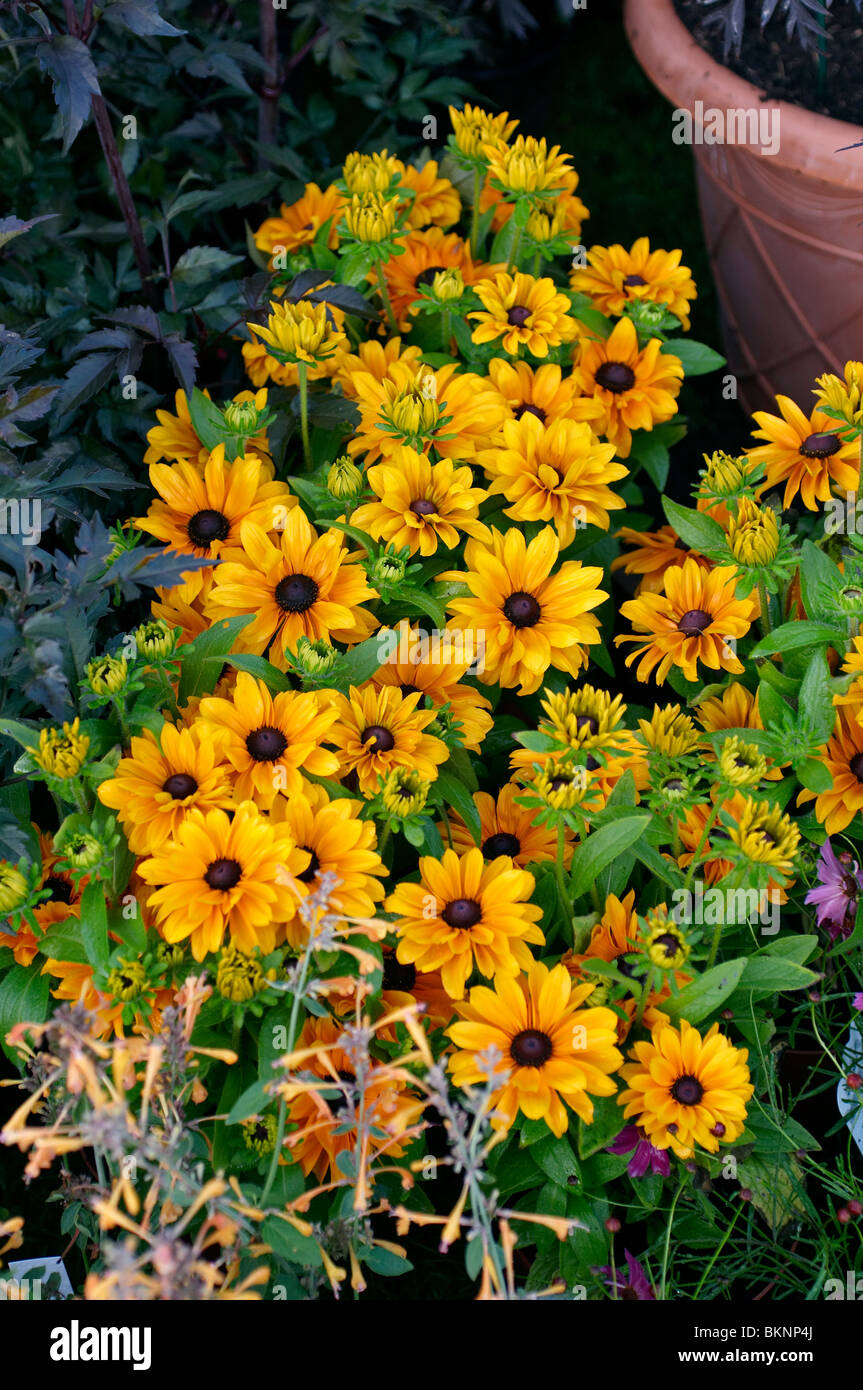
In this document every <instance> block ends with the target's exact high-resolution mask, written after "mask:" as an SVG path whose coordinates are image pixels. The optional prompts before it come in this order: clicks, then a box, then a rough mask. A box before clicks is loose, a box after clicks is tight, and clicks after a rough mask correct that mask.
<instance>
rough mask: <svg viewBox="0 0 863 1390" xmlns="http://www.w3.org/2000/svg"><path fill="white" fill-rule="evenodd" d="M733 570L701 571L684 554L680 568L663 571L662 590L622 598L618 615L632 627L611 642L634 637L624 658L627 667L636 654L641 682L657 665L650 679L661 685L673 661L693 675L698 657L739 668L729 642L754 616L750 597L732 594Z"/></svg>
mask: <svg viewBox="0 0 863 1390" xmlns="http://www.w3.org/2000/svg"><path fill="white" fill-rule="evenodd" d="M737 578H738V572H737V570H736V569H735V567H734V566H733V565H720V566H718V567H717V568H716V569H713V570H703V569H701V567H700V566H699V565H698V564H696V562H695V560H692V559H688V560H687V561H686V563H685V564H684V565H683V566H682V567H681V568H675V569H670V570H668V571H667V572H666V575H665V592H664V593H662V594H641V595H640V597H639V598H637V599H632V600H631V601H630V602H629V603H624V604H623V605H622V607H621V610H620V611H621V614H622V615H623V617H624V618H629V619H630V620H631V622H632V624H633V626H634V627H636V628H637V629H638V632H637V634H636V635H634V636H621V637H615V639H614V640H615V644H616V645H618V646H619V645H620V644H621V643H622V642H640V643H642V645H641V646H640V647H639V648H638V650H637V651H634V652H631V653H630V655H629V656H628V657H627V658H626V664H627V666H631V665H632V663H633V661H635V660H636V659H637V658H638V657H641V660H640V662H639V665H638V673H637V674H638V679H639V680H640V681H646V680H647V679H648V677H649V676H650V675H651V673H652V672H653V670H654V669H655V668H656V667H657V666H658V668H659V669H658V670H657V672H656V676H655V679H656V681H657V684H659V685H662V684H663V683H664V681H665V678H666V676H667V675H668V672H669V671H670V670H671V667H672V666H679V667H680V669H681V670H682V672H683V674H684V676H685V677H686V679H687V680H690V681H695V680H697V679H698V669H697V667H698V662H699V661H700V662H702V663H703V664H704V665H705V666H707V667H708V668H709V669H710V670H711V671H719V670H722V671H733V672H734V674H735V675H740V674H742V672H743V667H742V665H741V664H740V662H739V661H738V659H737V657H736V656H735V655H734V651H733V642H731V641H729V639H733V640H734V641H736V640H737V639H738V638H740V637H744V636H745V635H746V633H747V632H748V631H749V627H750V624H751V622H752V619H753V617H754V612H755V604H754V602H753V600H752V599H749V598H743V599H738V598H736V597H735V587H734V586H735V581H736V580H737Z"/></svg>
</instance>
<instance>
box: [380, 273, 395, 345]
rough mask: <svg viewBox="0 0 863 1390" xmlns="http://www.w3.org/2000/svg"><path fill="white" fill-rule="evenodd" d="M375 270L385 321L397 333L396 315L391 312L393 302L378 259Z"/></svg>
mask: <svg viewBox="0 0 863 1390" xmlns="http://www.w3.org/2000/svg"><path fill="white" fill-rule="evenodd" d="M377 271H378V293H379V294H380V297H381V300H382V301H383V306H384V309H385V311H386V316H387V323H388V324H389V326H390V331H391V332H392V333H393V334H396V335H397V334H398V331H399V326H398V324H397V323H396V316H395V314H394V313H393V302H392V300H391V299H390V292H389V290H388V289H387V281H386V276H385V275H384V272H383V267H382V266H381V263H380V261H378V263H377Z"/></svg>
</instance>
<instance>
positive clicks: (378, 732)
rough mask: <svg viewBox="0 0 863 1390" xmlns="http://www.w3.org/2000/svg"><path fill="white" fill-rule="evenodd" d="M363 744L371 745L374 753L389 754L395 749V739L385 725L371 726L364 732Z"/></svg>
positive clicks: (371, 750)
mask: <svg viewBox="0 0 863 1390" xmlns="http://www.w3.org/2000/svg"><path fill="white" fill-rule="evenodd" d="M362 741H363V743H370V744H371V745H372V746H371V749H370V752H372V753H388V752H389V751H390V749H391V748H394V747H395V742H396V741H395V739H394V738H393V736H392V734H391V733H390V731H389V729H385V728H384V726H383V724H370V725H369V727H368V728H367V729H364V730H363V735H362Z"/></svg>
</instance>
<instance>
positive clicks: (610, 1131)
mask: <svg viewBox="0 0 863 1390" xmlns="http://www.w3.org/2000/svg"><path fill="white" fill-rule="evenodd" d="M591 1099H592V1100H593V1120H592V1121H591V1123H590V1124H589V1125H588V1124H585V1122H584V1120H581V1119H580V1120H579V1121H578V1156H579V1158H590V1156H591V1154H595V1153H598V1152H599V1150H600V1149H605V1148H607V1147H608V1145H609V1144H610V1143H611V1141H612V1139H616V1138H617V1136H618V1134H619V1133H620V1131H621V1130H622V1129H623V1126H624V1125H625V1124H626V1120H625V1119H624V1115H623V1107H622V1106H621V1105H618V1103H617V1097H616V1096H593V1097H591Z"/></svg>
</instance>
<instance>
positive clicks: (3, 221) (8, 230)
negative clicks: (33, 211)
mask: <svg viewBox="0 0 863 1390" xmlns="http://www.w3.org/2000/svg"><path fill="white" fill-rule="evenodd" d="M59 216H60V213H59V212H43V213H42V215H41V216H40V217H30V218H28V220H27V221H26V222H23V221H22V220H21V218H20V217H14V216H12V217H0V250H2V248H3V247H4V246H5V245H6V243H7V241H11V240H12V238H13V237H16V236H21V235H22V233H24V232H29V230H30V228H31V227H35V226H36V224H37V223H38V222H50V220H51V218H52V217H59Z"/></svg>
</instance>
